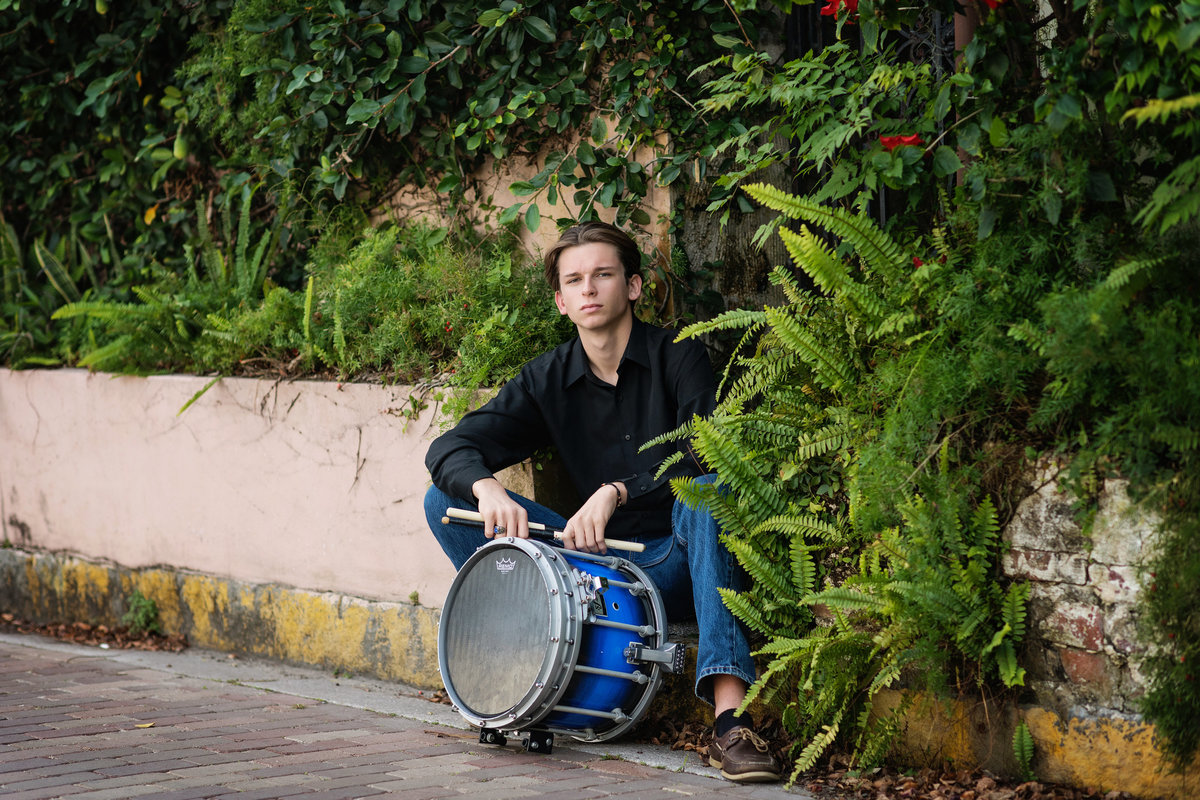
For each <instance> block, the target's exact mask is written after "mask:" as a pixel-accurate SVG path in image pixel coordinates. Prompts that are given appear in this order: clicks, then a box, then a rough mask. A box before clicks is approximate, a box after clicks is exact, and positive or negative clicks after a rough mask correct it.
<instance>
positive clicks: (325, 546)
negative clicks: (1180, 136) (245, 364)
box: [0, 370, 454, 606]
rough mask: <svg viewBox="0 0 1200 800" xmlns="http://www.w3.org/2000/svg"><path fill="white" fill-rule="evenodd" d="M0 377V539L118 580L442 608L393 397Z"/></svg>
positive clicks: (438, 567) (306, 388) (76, 373)
mask: <svg viewBox="0 0 1200 800" xmlns="http://www.w3.org/2000/svg"><path fill="white" fill-rule="evenodd" d="M208 380H209V379H207V378H203V377H193V376H161V377H150V378H135V377H114V376H110V375H103V374H91V373H88V372H86V371H83V370H32V371H10V370H0V531H2V533H3V538H5V539H7V540H8V541H9V542H11V543H12V544H14V545H18V546H20V547H25V548H36V549H45V550H51V551H61V552H66V553H71V554H76V555H79V556H81V557H84V558H88V559H94V560H106V561H111V562H115V563H117V564H120V565H122V566H125V567H132V568H137V567H146V566H169V567H173V568H177V569H184V570H195V571H199V572H205V573H213V574H216V575H221V576H228V577H231V578H235V579H238V580H243V581H249V582H252V583H277V584H284V585H290V586H295V587H298V588H303V589H312V590H318V591H331V592H339V593H345V594H349V595H354V596H358V597H364V598H369V599H379V600H392V601H407V600H409V598H410V595H411V593H412V592H417V593H418V596H419V598H420V601H421V602H422V603H423V604H425V605H433V606H440V605H441V603H442V600H443V598H444V597H445V595H446V591H447V590H448V589H449V586H450V583H451V581H452V580H453V577H454V572H453V569H452V568H451V566H450V564H449V562H448V561H447V560H446V559H445V557H444V556H443V555H442V553H441V551H440V550H439V549H438V547H437V544H436V543H435V542H434V540H433V537H432V536H431V535H430V533H429V531H428V529H427V528H426V526H425V521H424V516H423V514H422V512H421V498H422V496H423V494H424V492H425V489H426V487H427V486H428V485H429V476H428V473H427V472H426V471H425V467H424V456H425V451H426V448H427V447H428V445H429V442H430V441H431V439H432V438H433V436H434V435H436V433H437V423H436V422H435V421H434V416H433V410H432V409H427V410H426V411H425V412H423V413H422V415H421V416H420V417H419V418H417V419H415V420H410V419H408V418H407V417H405V416H403V415H402V414H401V412H402V411H403V410H405V409H409V408H410V407H411V404H410V402H409V397H410V395H411V394H412V392H413V390H412V388H411V387H406V386H393V387H383V386H380V385H377V384H375V385H367V384H349V383H348V384H336V383H323V382H299V381H297V382H286V381H283V382H276V381H270V380H251V379H241V378H226V379H222V380H221V381H220V382H219V383H217V384H216V385H214V386H213V387H212V388H211V389H209V391H208V392H207V393H206V394H205V395H204V396H203V397H201V398H200V399H199V400H198V401H197V402H196V403H195V404H193V405H192V406H191V407H190V408H189V409H188V410H187V411H185V412H183V413H182V414H179V413H178V412H179V410H180V408H181V407H182V406H183V405H184V404H185V403H186V402H187V401H188V400H189V398H191V397H192V396H193V395H194V394H195V393H196V392H197V391H198V390H200V389H201V388H202V387H203V386H204V385H205V384H206V383H207V382H208Z"/></svg>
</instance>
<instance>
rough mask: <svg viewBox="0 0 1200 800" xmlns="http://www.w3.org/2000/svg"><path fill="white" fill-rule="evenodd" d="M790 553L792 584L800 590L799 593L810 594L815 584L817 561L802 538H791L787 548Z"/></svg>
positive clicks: (811, 549) (812, 548)
mask: <svg viewBox="0 0 1200 800" xmlns="http://www.w3.org/2000/svg"><path fill="white" fill-rule="evenodd" d="M788 549H789V554H790V555H791V565H792V586H794V587H795V588H796V589H799V590H800V593H801V595H807V594H812V592H813V589H814V588H815V587H816V585H817V562H816V559H814V558H813V550H816V549H818V548H815V547H809V546H807V545H806V544H804V540H803V539H800V538H793V539H792V542H791V546H790V547H789V548H788Z"/></svg>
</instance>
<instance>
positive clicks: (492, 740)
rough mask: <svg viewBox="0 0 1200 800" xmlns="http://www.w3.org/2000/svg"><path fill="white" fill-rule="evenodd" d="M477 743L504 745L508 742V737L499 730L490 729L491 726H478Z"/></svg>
mask: <svg viewBox="0 0 1200 800" xmlns="http://www.w3.org/2000/svg"><path fill="white" fill-rule="evenodd" d="M479 743H480V744H494V745H496V746H497V747H504V746H505V745H506V744H508V737H507V736H505V735H504V734H503V733H501V732H500V731H497V730H492V729H491V728H480V729H479Z"/></svg>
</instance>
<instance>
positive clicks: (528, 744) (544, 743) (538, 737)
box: [521, 731, 554, 755]
mask: <svg viewBox="0 0 1200 800" xmlns="http://www.w3.org/2000/svg"><path fill="white" fill-rule="evenodd" d="M521 746H522V747H524V748H525V749H526V750H527V751H528V752H530V753H545V754H546V755H549V754H550V753H551V752H552V751H553V750H554V734H553V733H551V732H550V731H526V732H525V738H524V739H522V740H521Z"/></svg>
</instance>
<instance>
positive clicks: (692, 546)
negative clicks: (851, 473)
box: [425, 475, 754, 704]
mask: <svg viewBox="0 0 1200 800" xmlns="http://www.w3.org/2000/svg"><path fill="white" fill-rule="evenodd" d="M714 479H715V476H713V475H706V476H704V477H703V478H700V480H702V481H712V480H714ZM509 495H510V496H511V497H512V498H513V500H515V501H516V502H517V503H519V504H520V505H522V506H523V507H524V508H525V509H526V510H527V511H528V512H529V521H530V522H540V523H542V524H543V525H550V526H553V527H556V528H561V527H563V526H564V525H565V524H566V522H567V521H566V520H565V519H563V517H562V516H560V515H559V514H557V513H556V512H554V511H551V510H550V509H548V508H546V507H545V506H542V505H538V504H537V503H535V502H533V501H532V500H529V499H527V498H524V497H521V496H520V495H518V494H513V493H512V492H509ZM452 506H453V507H456V508H467V509H472V510H474V509H475V503H474V502H468V501H466V500H462V499H456V498H453V497H450V496H449V495H447V494H446V493H444V492H443V491H441V490H440V489H438V488H437V487H436V486H431V487H430V488H429V491H428V492H427V493H426V494H425V518H426V519H427V520H428V521H429V527H430V529H431V530H432V531H433V535H434V536H435V537H436V538H437V540H438V544H440V545H441V546H442V550H444V551H445V553H446V555H447V556H449V557H450V560H451V561H452V562H453V563H454V568H455V569H461V568H462V565H463V564H464V563H466V561H467V559H468V558H470V557H471V554H472V553H474V552H475V551H476V550H477V549H478V548H480V547H482V546H483V545H484V544H486V543H487V542H488V541H489V540H488V539H487V537H485V536H484V535H483V530H482V527H481V526H478V525H463V524H457V523H450V524H445V525H444V524H442V516H443V515H445V513H446V509H447V508H449V507H452ZM671 528H672V535H670V536H660V537H655V538H646V539H640V541H643V542H644V543H645V545H646V550H645V552H642V553H628V552H620V553H615V552H614V551H612V550H610V551H609V554H610V555H612V554H615V555H620V556H621V557H622V558H625V559H627V560H629V561H632V562H633V563H634V564H637V565H638V566H639V567H641V568H642V569H643V570H645V571H646V574H648V575H649V576H650V580H652V581H654V585H655V586H656V587H658V591H659V593H660V595H661V596H662V599H663V605H664V606H665V607H666V610H667V616H668V617H669V618H670V619H673V620H678V619H692V618H694V619H695V620H696V622H697V626H698V627H699V629H700V647H699V653H698V656H697V663H696V696H697V697H699V698H700V699H702V700H704V701H706V702H708V703H710V704H711V703H712V701H713V694H712V681H711V680H706V679H708V678H710V677H711V676H713V675H736V676H737V677H739V678H741V679H742V680H744V681H745V682H746V683H747V684H751V683H753V682H754V658H753V657H752V656H751V655H750V644H749V642H748V641H747V638H746V631H745V629H744V628H743V627H742V624H741V623H740V622H738V620H737V618H735V617H734V616H733V614H731V613H730V612H729V609H728V608H726V607H725V604H724V602H722V600H721V595H720V594H719V593H718V592H717V588H718V587H723V588H728V589H733V590H735V591H742V590H744V589H745V586H746V577H745V573H744V571H743V570H742V569H741V566H740V565H739V564H738V563H737V560H736V559H735V558H734V557H733V555H732V554H731V553H730V552H729V550H727V549H726V548H725V545H723V544H721V541H720V538H719V536H718V534H719V532H720V527H719V526H718V525H717V521H716V520H715V519H713V517H712V515H711V514H709V513H708V512H707V511H706V510H705V509H702V508H698V509H691V508H688V507H687V506H686V505H684V504H683V503H681V502H679V501H678V500H676V501H675V507H674V509H673V510H672V512H671ZM632 541H639V539H638V538H637V537H635V538H634V539H633V540H632Z"/></svg>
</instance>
